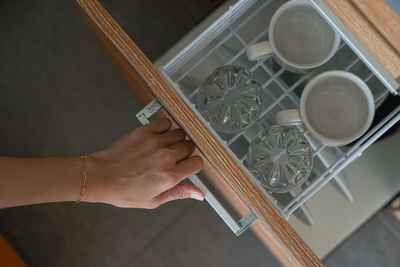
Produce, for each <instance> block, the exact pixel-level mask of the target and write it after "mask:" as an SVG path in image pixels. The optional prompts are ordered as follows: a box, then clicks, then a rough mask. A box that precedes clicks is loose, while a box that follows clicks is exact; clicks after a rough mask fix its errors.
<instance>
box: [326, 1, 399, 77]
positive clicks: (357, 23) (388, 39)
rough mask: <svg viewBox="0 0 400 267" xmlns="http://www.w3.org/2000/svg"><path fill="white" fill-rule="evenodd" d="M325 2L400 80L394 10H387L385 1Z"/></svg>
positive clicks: (396, 26) (397, 29) (397, 30)
mask: <svg viewBox="0 0 400 267" xmlns="http://www.w3.org/2000/svg"><path fill="white" fill-rule="evenodd" d="M323 1H324V2H325V3H326V4H327V5H328V7H329V8H330V9H331V10H332V11H333V12H334V13H335V14H336V15H337V16H338V18H339V19H340V20H341V21H342V22H343V23H344V24H345V25H346V26H347V27H348V28H349V30H350V31H351V32H352V33H353V34H354V35H355V36H356V37H357V39H358V40H360V42H361V43H362V44H363V45H364V46H365V47H366V48H367V49H368V50H369V51H370V52H371V54H372V55H374V56H375V58H376V59H377V60H378V61H379V62H380V63H381V64H382V66H383V67H384V68H385V69H386V70H387V71H388V72H389V73H390V74H391V75H392V76H393V77H394V78H395V79H396V80H398V81H399V80H400V53H399V49H400V46H399V45H398V44H399V42H400V38H399V28H398V27H399V26H398V25H399V24H397V25H394V24H395V23H396V21H398V18H396V16H392V15H393V13H392V12H394V11H393V10H392V12H389V13H387V12H388V10H389V9H388V8H390V7H389V6H388V5H387V4H386V3H384V4H383V3H381V2H383V0H323ZM382 4H383V5H382ZM390 9H391V8H390ZM363 12H365V15H364V13H363ZM371 12H373V13H371ZM367 14H368V15H367ZM397 23H398V22H397ZM390 28H391V29H390ZM393 33H394V34H393ZM392 34H393V35H392Z"/></svg>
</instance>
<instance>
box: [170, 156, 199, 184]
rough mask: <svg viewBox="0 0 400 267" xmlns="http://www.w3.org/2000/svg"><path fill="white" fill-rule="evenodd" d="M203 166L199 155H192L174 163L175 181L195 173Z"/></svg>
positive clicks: (178, 181)
mask: <svg viewBox="0 0 400 267" xmlns="http://www.w3.org/2000/svg"><path fill="white" fill-rule="evenodd" d="M202 168H203V160H202V159H201V157H199V156H193V157H190V158H188V159H185V160H182V161H181V162H179V163H178V164H176V166H175V169H174V173H175V175H176V177H177V183H180V182H181V181H182V180H183V179H185V178H186V177H189V176H190V175H193V174H196V173H198V172H199V171H201V169H202Z"/></svg>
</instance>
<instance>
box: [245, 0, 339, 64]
mask: <svg viewBox="0 0 400 267" xmlns="http://www.w3.org/2000/svg"><path fill="white" fill-rule="evenodd" d="M268 38H269V41H265V42H260V43H256V44H254V45H252V46H250V47H249V48H248V49H247V51H246V54H247V58H248V59H249V60H251V61H252V60H258V59H261V58H265V57H268V56H272V55H274V56H275V59H276V61H277V62H278V63H279V64H280V65H282V66H284V67H286V68H287V69H289V70H292V71H296V70H307V69H312V68H316V67H318V66H320V65H322V64H324V63H325V62H327V61H328V60H329V59H330V58H331V57H332V56H333V55H334V54H335V52H336V51H337V49H338V47H339V45H340V37H339V35H338V34H337V33H336V32H335V31H334V30H333V29H332V28H331V27H330V26H329V25H328V24H327V23H326V22H325V21H324V19H323V18H322V17H321V16H320V15H319V14H318V13H317V11H316V10H315V9H314V8H313V7H312V6H311V4H310V3H309V1H308V0H293V1H289V2H287V3H285V4H283V5H282V6H280V7H279V8H278V9H277V10H276V12H275V13H274V15H273V16H272V19H271V22H270V24H269V32H268Z"/></svg>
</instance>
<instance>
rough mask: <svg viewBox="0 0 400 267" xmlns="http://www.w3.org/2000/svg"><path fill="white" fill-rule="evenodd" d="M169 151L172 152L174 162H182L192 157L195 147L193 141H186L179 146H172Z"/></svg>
mask: <svg viewBox="0 0 400 267" xmlns="http://www.w3.org/2000/svg"><path fill="white" fill-rule="evenodd" d="M169 149H170V150H171V151H172V155H173V157H174V160H175V161H180V160H182V159H184V158H186V157H188V156H190V155H191V154H192V153H193V151H194V149H195V146H194V143H193V142H192V141H190V140H185V141H182V142H179V143H177V144H174V145H172V146H170V147H169Z"/></svg>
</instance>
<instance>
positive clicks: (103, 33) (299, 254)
mask: <svg viewBox="0 0 400 267" xmlns="http://www.w3.org/2000/svg"><path fill="white" fill-rule="evenodd" d="M77 3H78V6H79V7H80V9H81V11H82V13H83V14H84V15H85V17H86V18H87V20H88V22H89V24H90V25H91V27H92V29H93V31H94V33H95V34H96V36H97V37H98V39H99V40H100V42H101V43H102V45H103V47H104V48H105V49H106V51H107V53H108V55H109V56H110V57H111V59H112V61H113V62H114V64H115V65H116V66H117V68H118V70H119V71H120V72H121V74H122V76H123V77H124V78H125V80H126V81H128V84H130V85H131V86H132V87H134V91H139V92H140V93H139V95H138V96H139V98H140V99H141V100H142V101H143V102H145V103H147V102H149V101H150V98H152V96H153V95H155V96H157V98H158V99H159V100H160V101H161V102H162V103H163V105H164V106H165V107H166V109H167V110H168V113H169V114H170V115H172V116H173V117H174V119H175V120H176V122H178V123H179V125H180V126H181V127H182V128H183V129H185V130H186V132H187V133H188V134H189V135H190V136H191V137H192V139H193V141H195V142H196V144H197V145H198V147H199V148H200V150H201V151H202V152H203V156H204V157H206V165H207V166H208V167H206V168H205V169H204V171H205V172H207V171H208V172H209V173H206V175H208V176H209V175H215V173H218V176H214V178H215V179H217V178H218V177H219V178H218V179H220V182H219V183H217V184H219V187H220V189H221V190H224V188H225V189H226V188H229V189H230V191H228V192H232V191H233V189H232V186H231V185H233V186H234V188H235V189H236V190H237V191H238V192H239V193H240V194H241V195H243V196H244V197H245V198H246V200H247V201H248V202H249V203H250V204H251V205H252V206H253V208H254V210H255V212H256V213H257V215H258V216H259V217H260V218H261V219H262V221H263V222H261V221H260V222H257V223H256V224H255V226H254V229H255V231H256V232H257V233H259V234H260V235H261V236H264V237H267V238H265V239H264V241H266V240H267V239H269V242H268V243H267V245H268V246H271V247H272V250H273V251H274V252H275V254H276V253H277V254H280V257H278V258H281V260H282V259H283V263H285V264H287V265H293V264H297V263H299V264H301V265H305V266H322V263H321V261H320V260H319V259H318V257H317V256H316V255H315V254H314V253H313V252H312V250H311V249H310V248H309V247H308V246H307V245H306V244H305V243H304V241H303V240H302V239H301V238H300V237H299V236H298V234H297V233H296V232H295V231H294V230H293V228H292V227H291V226H290V225H289V224H288V223H287V221H286V220H285V219H284V218H283V217H282V216H281V215H280V214H279V212H278V211H277V210H276V209H275V208H274V206H273V205H272V204H271V203H270V202H269V200H268V199H267V198H266V197H265V196H264V195H263V193H262V192H261V191H260V189H258V188H257V187H256V186H255V185H254V184H253V183H252V181H251V180H250V177H248V176H247V175H246V173H245V172H244V170H242V169H241V168H240V167H239V166H238V165H237V164H236V162H235V160H234V159H233V158H232V157H231V156H230V154H229V153H228V152H227V151H226V150H225V149H224V147H223V146H222V145H221V144H220V143H219V142H218V141H217V140H216V138H215V137H214V136H213V135H212V133H211V132H210V131H209V130H208V129H207V127H206V126H205V125H204V124H203V123H202V122H201V120H200V119H199V118H198V117H197V116H196V115H195V114H194V112H193V111H192V110H191V109H190V107H189V106H187V105H186V103H185V102H184V101H183V99H182V98H181V97H180V96H179V95H178V94H177V92H175V90H174V89H173V88H172V86H171V85H170V84H169V83H168V82H167V81H166V80H165V79H164V77H163V76H162V75H161V74H160V73H159V71H158V70H157V69H156V68H155V66H154V65H153V64H152V63H151V62H150V61H149V60H148V58H147V57H146V56H145V55H144V54H143V53H142V52H141V50H140V49H139V48H138V47H137V46H136V45H135V44H134V42H133V41H132V40H131V39H130V38H129V37H128V36H127V35H126V33H125V32H124V31H123V30H122V29H121V28H120V26H119V25H118V24H117V23H116V22H115V21H114V20H113V18H112V17H111V16H110V14H109V13H108V12H107V11H106V10H105V9H104V8H103V7H102V6H101V4H100V3H99V2H98V1H97V0H77ZM151 92H152V93H151ZM166 114H167V113H165V111H162V112H161V114H160V115H159V116H166ZM226 177H229V181H230V183H229V182H228V181H227V180H226ZM229 194H230V193H229ZM229 194H228V195H229ZM233 198H238V199H240V197H239V195H238V194H237V193H236V192H235V195H234V197H233ZM238 203H239V204H238ZM236 205H237V208H238V207H239V206H240V207H239V210H242V211H243V212H245V209H247V211H248V208H246V206H245V204H244V202H243V200H241V199H240V202H239V201H237V202H236ZM264 222H265V223H266V224H267V225H268V226H267V225H266V224H264ZM269 227H270V229H272V231H273V232H271V231H270V230H269ZM271 240H273V242H271ZM285 248H287V249H289V251H288V250H286V249H285ZM293 256H294V257H293Z"/></svg>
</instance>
